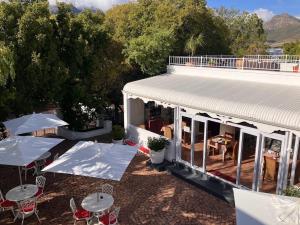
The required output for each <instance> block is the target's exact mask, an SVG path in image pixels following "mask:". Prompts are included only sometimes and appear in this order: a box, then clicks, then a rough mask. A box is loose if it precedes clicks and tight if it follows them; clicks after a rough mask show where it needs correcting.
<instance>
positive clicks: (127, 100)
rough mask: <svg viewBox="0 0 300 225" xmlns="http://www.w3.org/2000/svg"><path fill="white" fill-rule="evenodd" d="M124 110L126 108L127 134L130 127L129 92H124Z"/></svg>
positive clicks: (125, 122)
mask: <svg viewBox="0 0 300 225" xmlns="http://www.w3.org/2000/svg"><path fill="white" fill-rule="evenodd" d="M123 108H124V109H123V110H124V129H125V132H126V134H128V128H129V124H130V101H129V98H128V94H127V93H125V92H123Z"/></svg>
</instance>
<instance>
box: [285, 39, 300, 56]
mask: <svg viewBox="0 0 300 225" xmlns="http://www.w3.org/2000/svg"><path fill="white" fill-rule="evenodd" d="M283 50H284V54H288V55H300V41H296V42H291V43H285V44H284V45H283Z"/></svg>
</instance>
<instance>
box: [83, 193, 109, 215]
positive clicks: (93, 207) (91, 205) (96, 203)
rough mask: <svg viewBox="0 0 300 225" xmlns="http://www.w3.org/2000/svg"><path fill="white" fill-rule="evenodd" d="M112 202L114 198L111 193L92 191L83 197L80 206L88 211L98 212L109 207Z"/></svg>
mask: <svg viewBox="0 0 300 225" xmlns="http://www.w3.org/2000/svg"><path fill="white" fill-rule="evenodd" d="M97 195H98V196H97ZM113 204H114V198H113V197H112V196H111V195H109V194H106V193H93V194H90V195H88V196H87V197H85V198H84V199H83V201H82V203H81V206H82V208H84V209H85V210H87V211H89V212H93V213H99V212H103V211H105V210H107V209H109V208H110V207H112V205H113Z"/></svg>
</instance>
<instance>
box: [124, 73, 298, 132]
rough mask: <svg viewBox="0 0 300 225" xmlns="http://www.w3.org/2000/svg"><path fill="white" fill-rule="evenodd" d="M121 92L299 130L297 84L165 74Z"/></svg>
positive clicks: (128, 86) (127, 85) (144, 80)
mask: <svg viewBox="0 0 300 225" xmlns="http://www.w3.org/2000/svg"><path fill="white" fill-rule="evenodd" d="M123 91H124V92H126V93H128V94H130V95H134V96H140V97H143V98H148V99H153V100H157V101H161V102H167V103H170V104H174V105H179V106H184V107H189V108H192V109H196V110H200V111H205V112H211V113H215V114H219V115H224V116H229V117H233V118H237V119H242V120H245V121H253V122H258V123H263V124H266V125H271V126H276V127H281V128H286V129H291V130H297V131H300V86H297V85H286V84H284V85H283V84H273V83H264V82H253V81H247V80H234V79H222V78H216V77H207V76H193V75H178V74H164V75H160V76H155V77H151V78H147V79H143V80H139V81H135V82H131V83H128V84H126V85H125V87H124V89H123Z"/></svg>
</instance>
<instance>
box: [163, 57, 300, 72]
mask: <svg viewBox="0 0 300 225" xmlns="http://www.w3.org/2000/svg"><path fill="white" fill-rule="evenodd" d="M169 65H180V66H196V67H213V68H227V69H242V70H267V71H283V72H300V56H293V55H274V56H272V55H247V56H244V57H242V58H238V57H235V56H223V55H222V56H169Z"/></svg>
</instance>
